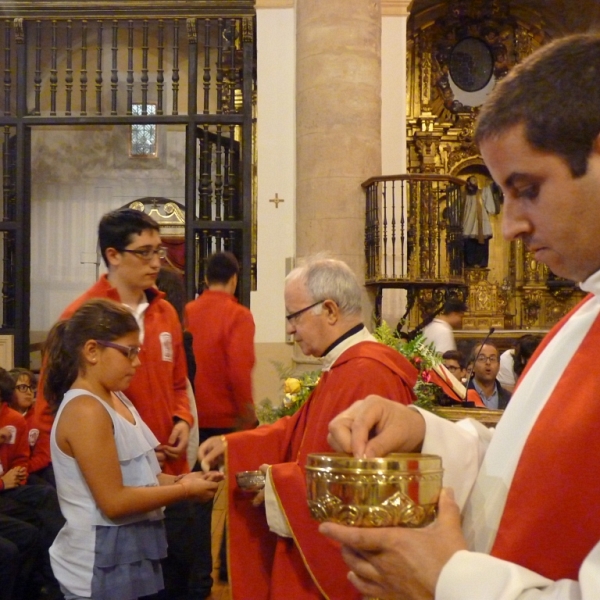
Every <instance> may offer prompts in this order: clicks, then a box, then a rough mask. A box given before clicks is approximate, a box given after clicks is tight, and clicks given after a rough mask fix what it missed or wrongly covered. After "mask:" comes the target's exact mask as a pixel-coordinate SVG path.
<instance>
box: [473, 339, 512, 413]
mask: <svg viewBox="0 0 600 600" xmlns="http://www.w3.org/2000/svg"><path fill="white" fill-rule="evenodd" d="M469 360H470V362H471V363H472V365H473V373H472V376H471V377H469V383H468V389H474V390H475V391H476V392H477V394H478V395H479V397H480V398H481V401H482V402H483V404H484V405H485V407H486V408H491V409H505V408H506V405H507V404H508V402H509V401H510V397H511V393H510V392H509V391H507V390H505V389H504V388H503V387H502V386H501V385H500V383H499V382H498V380H497V379H496V377H497V375H498V370H499V369H500V360H499V358H498V348H496V346H495V344H493V343H492V342H490V341H489V340H488V341H487V342H486V343H485V344H483V345H482V344H476V345H475V346H474V347H473V350H472V351H471V358H470V359H469Z"/></svg>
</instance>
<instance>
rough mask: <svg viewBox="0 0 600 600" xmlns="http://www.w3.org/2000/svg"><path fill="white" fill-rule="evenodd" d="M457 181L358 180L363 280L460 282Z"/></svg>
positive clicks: (420, 177) (421, 177) (432, 177)
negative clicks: (361, 202)
mask: <svg viewBox="0 0 600 600" xmlns="http://www.w3.org/2000/svg"><path fill="white" fill-rule="evenodd" d="M463 185H464V181H463V180H461V179H458V178H455V177H450V176H447V175H438V174H409V175H390V176H385V177H372V178H370V179H368V180H367V181H365V182H364V183H363V184H362V187H363V188H364V190H365V194H366V225H365V256H366V276H365V282H366V283H367V284H386V283H387V284H400V285H399V286H398V287H403V285H402V284H404V283H418V282H421V283H436V282H446V283H453V282H454V283H462V281H463V249H462V225H461V216H462V210H463V204H464V201H463V197H464V194H463V191H462V187H463Z"/></svg>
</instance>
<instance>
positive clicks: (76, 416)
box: [43, 299, 222, 600]
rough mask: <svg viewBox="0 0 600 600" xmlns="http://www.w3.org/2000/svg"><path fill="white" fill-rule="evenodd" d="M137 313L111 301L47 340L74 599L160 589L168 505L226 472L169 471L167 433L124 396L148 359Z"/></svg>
mask: <svg viewBox="0 0 600 600" xmlns="http://www.w3.org/2000/svg"><path fill="white" fill-rule="evenodd" d="M138 352H139V328H138V325H137V323H136V320H135V318H134V316H133V314H132V313H131V311H130V310H129V309H128V308H126V307H125V306H123V305H121V304H117V303H115V302H112V301H110V300H106V299H95V300H90V301H89V302H87V303H85V304H84V305H82V306H81V307H80V308H79V309H78V310H77V311H76V312H75V313H74V314H73V316H72V317H71V318H70V319H69V320H67V321H61V322H59V323H57V324H56V325H55V326H54V327H53V328H52V330H51V331H50V334H49V336H48V341H47V343H46V355H45V359H46V362H47V369H46V371H45V379H44V382H43V385H44V396H45V398H46V399H47V400H48V404H49V406H50V408H51V409H52V410H54V411H55V413H56V415H55V419H54V425H53V427H52V432H51V438H50V444H51V454H52V463H53V465H54V472H55V476H56V484H57V491H58V496H59V501H60V506H61V510H62V512H63V515H64V517H65V519H66V524H65V526H64V527H63V529H61V531H60V532H59V534H58V536H57V538H56V540H55V542H54V544H53V545H52V547H51V549H50V556H51V561H52V568H53V570H54V574H55V576H56V578H57V579H58V581H59V582H60V584H61V589H62V590H63V593H64V594H65V600H75V599H81V598H94V600H109V599H114V598H119V599H120V600H130V599H131V600H133V599H135V598H138V597H142V596H149V595H152V594H156V593H157V592H159V591H160V590H161V589H162V588H163V587H164V586H163V579H162V572H161V567H160V560H161V559H162V558H164V557H165V556H166V537H165V532H164V527H163V523H162V519H163V513H162V507H163V506H165V505H168V504H171V503H175V502H178V501H181V500H184V499H195V500H198V501H200V502H206V501H208V500H210V499H211V498H212V497H213V496H214V494H215V491H216V489H217V487H218V481H219V480H220V479H221V478H222V475H221V474H219V473H208V474H206V475H203V474H200V473H191V474H188V475H185V476H173V475H166V474H162V473H161V472H160V467H159V464H158V460H157V458H156V454H155V450H156V449H157V447H158V440H157V439H156V437H155V436H154V434H153V433H152V432H151V431H150V429H149V428H148V427H147V426H146V424H145V423H144V422H143V421H142V420H141V418H140V416H139V413H138V412H137V410H136V409H135V407H134V406H133V404H132V403H131V402H130V401H129V400H128V399H127V397H126V396H125V395H124V394H123V390H125V389H126V388H127V387H128V385H129V383H130V381H131V379H132V377H133V375H134V373H135V370H136V368H137V367H138V366H139V365H140V364H141V362H140V358H139V356H138Z"/></svg>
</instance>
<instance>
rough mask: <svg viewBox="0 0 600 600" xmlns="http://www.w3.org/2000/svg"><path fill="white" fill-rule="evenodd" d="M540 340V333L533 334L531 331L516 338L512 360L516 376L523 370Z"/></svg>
mask: <svg viewBox="0 0 600 600" xmlns="http://www.w3.org/2000/svg"><path fill="white" fill-rule="evenodd" d="M541 341H542V336H541V335H533V334H531V333H528V334H526V335H523V336H521V337H520V338H519V339H518V340H517V343H516V345H515V355H514V362H513V371H514V372H515V375H516V376H517V377H519V376H520V375H521V373H522V372H523V371H524V369H525V366H526V365H527V362H528V361H529V359H530V358H531V356H532V355H533V353H534V352H535V350H536V348H537V347H538V346H539V345H540V342H541Z"/></svg>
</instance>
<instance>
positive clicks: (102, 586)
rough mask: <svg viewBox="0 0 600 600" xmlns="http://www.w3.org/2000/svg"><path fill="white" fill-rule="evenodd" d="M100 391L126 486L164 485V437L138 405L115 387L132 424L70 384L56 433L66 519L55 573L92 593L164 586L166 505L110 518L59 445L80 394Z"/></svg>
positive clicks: (69, 585) (134, 594) (126, 596)
mask: <svg viewBox="0 0 600 600" xmlns="http://www.w3.org/2000/svg"><path fill="white" fill-rule="evenodd" d="M81 395H86V396H92V397H94V398H97V400H98V402H100V403H101V404H102V406H103V407H104V408H105V409H106V411H107V412H108V414H109V415H110V417H111V419H112V422H113V429H114V436H115V444H116V446H117V453H118V457H119V464H120V466H121V473H122V475H123V483H124V485H127V486H132V487H140V486H153V485H158V480H157V475H158V474H159V473H160V466H159V464H158V461H157V459H156V455H155V452H154V448H155V447H156V446H158V445H159V442H158V440H157V439H156V437H155V436H154V434H153V433H152V432H151V431H150V429H149V428H148V426H147V425H146V424H145V423H144V422H143V421H142V419H141V417H140V415H139V413H138V412H137V410H136V409H135V407H134V406H133V404H132V403H131V402H130V401H129V400H128V399H127V398H126V397H125V396H124V395H123V394H117V396H118V397H119V398H120V400H121V401H122V402H123V404H124V405H125V406H126V407H127V408H128V409H129V410H130V411H131V414H132V415H133V417H134V420H135V424H132V423H130V422H129V421H127V420H126V419H124V418H123V417H122V416H121V415H119V414H118V413H117V412H116V411H115V410H114V409H113V408H112V407H110V406H108V405H107V404H106V403H105V402H104V401H103V400H102V399H100V398H99V397H98V396H94V395H93V394H90V392H88V391H86V390H81V389H74V390H69V391H68V392H67V393H66V394H65V397H64V399H63V401H62V402H61V405H60V407H59V410H58V412H57V414H56V417H55V419H54V425H53V427H52V432H51V436H50V450H51V454H52V464H53V466H54V473H55V476H56V487H57V491H58V499H59V502H60V509H61V511H62V513H63V516H64V517H65V519H66V524H65V526H64V527H63V528H62V529H61V530H60V532H59V533H58V535H57V537H56V539H55V541H54V543H53V544H52V546H51V548H50V560H51V563H52V570H53V571H54V575H55V576H56V578H57V579H58V581H59V582H60V584H61V585H62V586H64V587H65V588H66V589H67V590H69V592H71V593H72V594H74V595H76V596H82V597H85V598H88V597H89V598H93V599H94V600H116V599H119V600H134V599H136V598H138V597H141V596H148V595H151V594H155V593H156V592H158V591H159V590H161V589H162V588H163V587H164V584H163V578H162V571H161V567H160V560H161V559H162V558H164V557H165V556H166V554H167V542H166V536H165V531H164V526H163V523H162V519H163V513H162V509H158V510H154V511H151V512H147V513H140V514H135V515H130V516H127V517H123V518H120V519H114V520H113V519H109V518H108V517H106V515H104V514H103V513H102V511H101V510H100V509H99V508H98V506H97V505H96V502H95V501H94V498H93V496H92V494H91V492H90V490H89V488H88V486H87V483H86V482H85V479H84V478H83V475H82V473H81V471H80V469H79V465H78V464H77V461H76V460H75V459H74V458H72V457H70V456H68V455H66V454H65V453H64V452H63V451H62V450H61V449H60V448H59V447H58V445H57V444H56V426H57V424H58V422H59V421H60V416H61V414H62V411H63V409H64V407H65V406H66V405H67V404H68V403H69V402H70V401H71V400H73V399H74V398H77V397H78V396H81Z"/></svg>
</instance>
